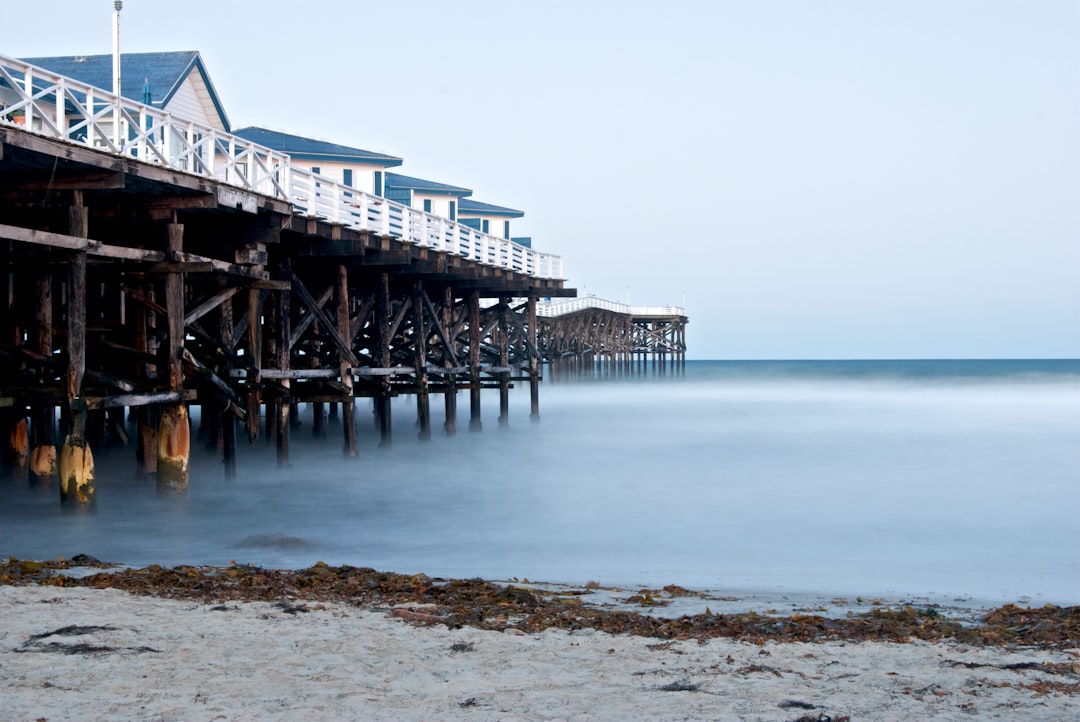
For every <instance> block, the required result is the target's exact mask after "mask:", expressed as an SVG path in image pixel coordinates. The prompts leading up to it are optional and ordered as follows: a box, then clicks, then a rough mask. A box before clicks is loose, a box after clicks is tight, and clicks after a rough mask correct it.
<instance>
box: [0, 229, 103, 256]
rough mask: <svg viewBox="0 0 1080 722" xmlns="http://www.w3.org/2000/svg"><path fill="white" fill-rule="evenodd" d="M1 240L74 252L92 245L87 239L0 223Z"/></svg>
mask: <svg viewBox="0 0 1080 722" xmlns="http://www.w3.org/2000/svg"><path fill="white" fill-rule="evenodd" d="M0 238H3V239H5V240H9V241H19V242H21V243H34V244H36V245H39V246H51V247H53V248H67V249H70V250H73V251H85V250H86V248H87V247H88V246H89V244H90V240H89V239H87V238H79V237H78V236H71V235H65V234H62V233H50V232H48V231H36V230H33V229H30V228H20V227H19V226H9V225H7V224H3V223H0Z"/></svg>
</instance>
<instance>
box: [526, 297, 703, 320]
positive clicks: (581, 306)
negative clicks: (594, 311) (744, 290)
mask: <svg viewBox="0 0 1080 722" xmlns="http://www.w3.org/2000/svg"><path fill="white" fill-rule="evenodd" d="M588 308H598V309H601V310H603V311H611V312H612V313H623V314H626V315H628V316H685V315H686V309H684V308H683V307H682V306H631V305H629V304H625V303H618V302H616V301H608V300H606V299H603V298H597V297H596V296H585V297H583V298H570V299H567V300H565V301H540V302H538V303H537V304H536V315H537V316H544V317H548V318H550V317H552V316H565V315H566V314H568V313H577V312H578V311H584V310H585V309H588Z"/></svg>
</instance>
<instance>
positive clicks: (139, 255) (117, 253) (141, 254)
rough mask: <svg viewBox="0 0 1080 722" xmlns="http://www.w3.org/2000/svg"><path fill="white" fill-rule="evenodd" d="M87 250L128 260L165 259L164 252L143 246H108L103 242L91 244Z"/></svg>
mask: <svg viewBox="0 0 1080 722" xmlns="http://www.w3.org/2000/svg"><path fill="white" fill-rule="evenodd" d="M87 252H88V253H89V254H90V255H91V256H101V257H103V258H118V259H121V260H130V261H151V262H159V263H160V262H162V261H164V260H165V254H164V253H162V252H161V251H149V250H147V249H145V248H128V247H126V246H110V245H106V244H104V243H99V244H97V245H94V244H91V245H90V246H89V248H88V249H87Z"/></svg>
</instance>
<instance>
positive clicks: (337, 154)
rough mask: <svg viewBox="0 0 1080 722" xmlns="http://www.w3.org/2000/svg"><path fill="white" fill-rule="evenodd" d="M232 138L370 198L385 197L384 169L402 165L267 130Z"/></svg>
mask: <svg viewBox="0 0 1080 722" xmlns="http://www.w3.org/2000/svg"><path fill="white" fill-rule="evenodd" d="M235 135H238V136H240V137H241V138H244V139H245V140H250V141H251V142H252V143H258V144H259V145H261V146H265V147H267V148H272V149H273V150H276V151H280V152H282V153H284V154H286V155H288V156H289V158H290V159H291V160H292V166H293V167H294V168H303V169H304V170H308V171H311V172H312V173H318V174H319V175H322V176H325V177H327V178H330V179H332V180H334V181H337V182H338V183H341V184H342V185H344V186H348V187H350V188H356V189H357V190H359V191H363V192H364V193H370V194H371V195H374V196H383V195H385V193H384V189H385V175H386V169H387V168H394V167H396V166H399V165H401V163H402V160H401V158H397V157H395V156H392V155H386V154H384V153H376V152H374V151H370V150H362V149H360V148H350V147H349V146H347V145H340V144H338V143H330V142H328V141H324V140H316V139H314V138H305V137H304V136H301V135H292V134H290V133H282V132H280V131H276V130H269V129H267V128H258V127H254V126H252V127H248V128H241V129H240V130H237V131H235Z"/></svg>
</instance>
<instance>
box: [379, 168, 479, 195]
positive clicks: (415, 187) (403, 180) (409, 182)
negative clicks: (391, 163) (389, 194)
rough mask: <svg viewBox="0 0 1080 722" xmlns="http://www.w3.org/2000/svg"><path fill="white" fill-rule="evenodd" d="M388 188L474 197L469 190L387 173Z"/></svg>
mask: <svg viewBox="0 0 1080 722" xmlns="http://www.w3.org/2000/svg"><path fill="white" fill-rule="evenodd" d="M386 187H387V188H408V189H409V190H412V191H419V192H421V193H430V194H437V195H448V196H457V197H458V198H464V197H465V196H471V195H472V191H471V190H469V189H468V188H461V187H460V186H452V185H449V184H447V183H436V182H435V181H429V180H424V179H423V178H413V177H412V176H407V175H401V174H400V173H387V174H386Z"/></svg>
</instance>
